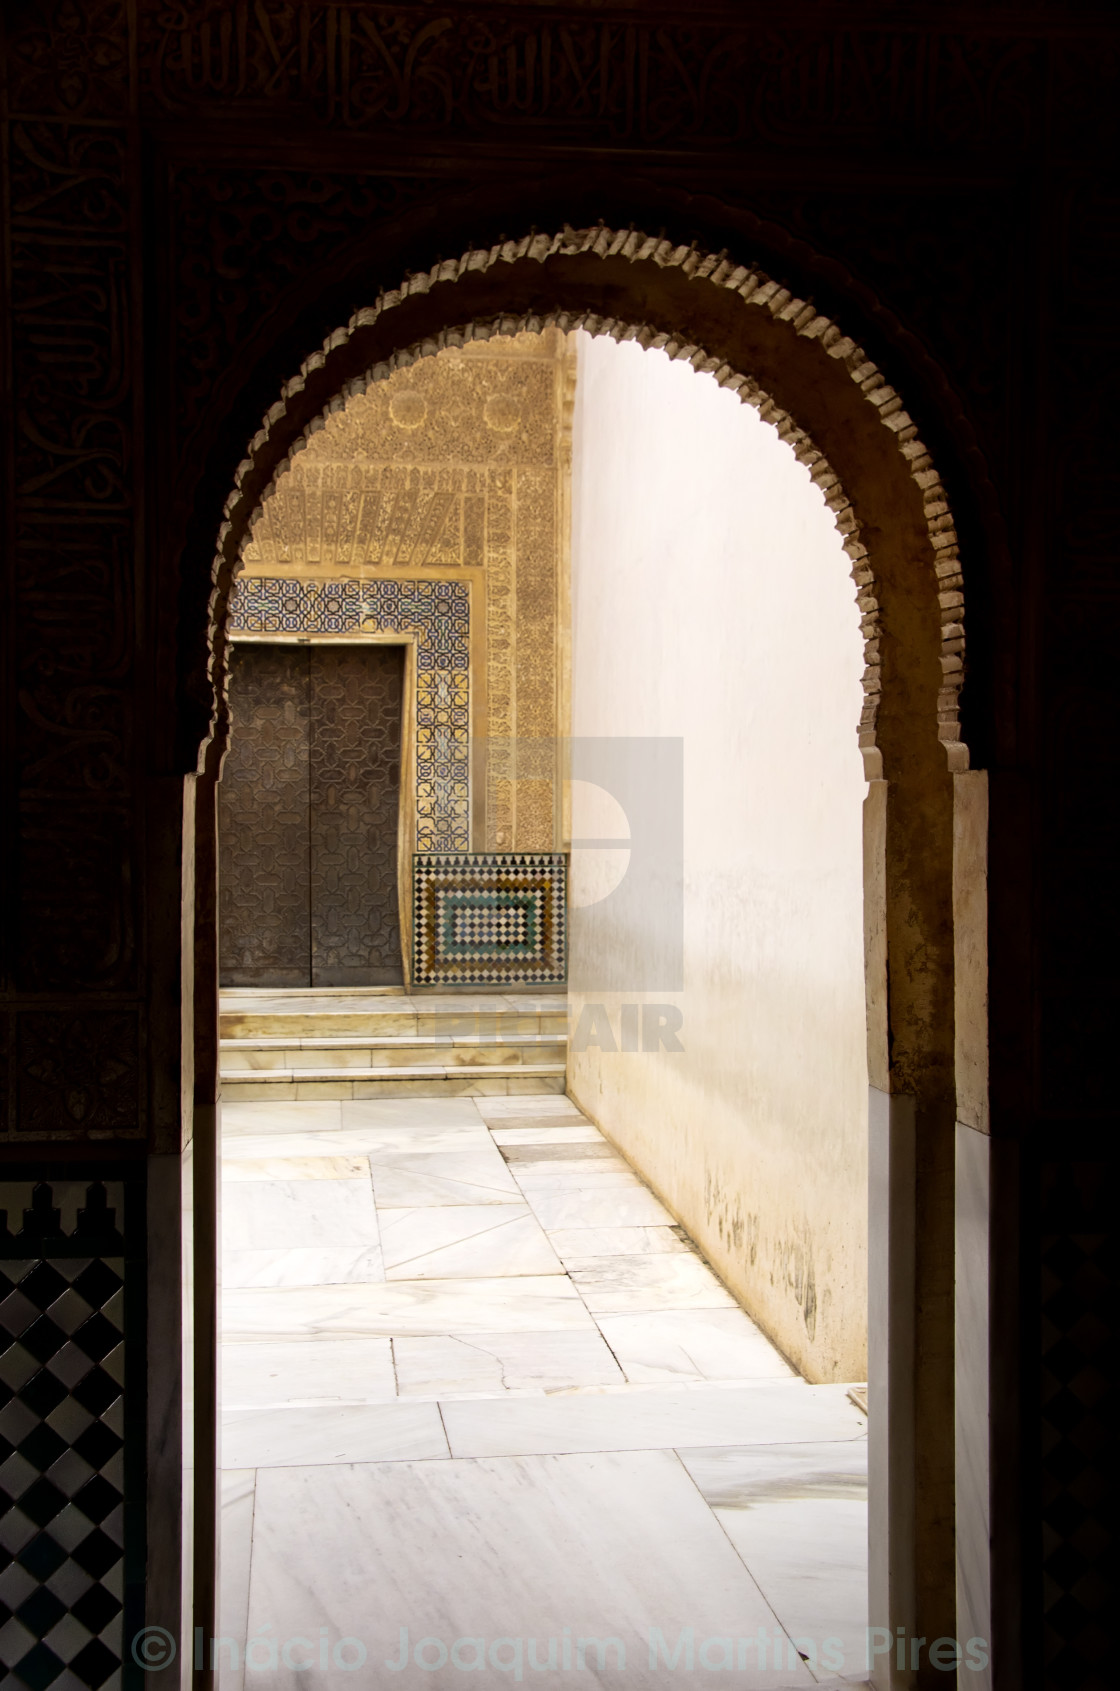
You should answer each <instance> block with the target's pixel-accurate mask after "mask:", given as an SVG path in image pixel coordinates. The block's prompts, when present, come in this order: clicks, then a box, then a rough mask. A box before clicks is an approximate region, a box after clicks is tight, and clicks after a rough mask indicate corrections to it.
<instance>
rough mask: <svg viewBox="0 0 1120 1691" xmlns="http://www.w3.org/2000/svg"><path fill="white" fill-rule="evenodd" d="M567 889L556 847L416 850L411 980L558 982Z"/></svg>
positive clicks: (463, 983) (472, 983)
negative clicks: (433, 852)
mask: <svg viewBox="0 0 1120 1691" xmlns="http://www.w3.org/2000/svg"><path fill="white" fill-rule="evenodd" d="M566 893H567V859H566V858H565V857H564V855H563V853H561V852H476V853H468V852H458V853H454V854H452V853H446V854H439V855H420V854H417V856H416V857H414V858H413V866H412V953H413V957H412V979H413V984H414V985H416V986H501V985H515V984H516V985H519V986H560V985H563V983H564V980H565V976H566V969H567V913H566Z"/></svg>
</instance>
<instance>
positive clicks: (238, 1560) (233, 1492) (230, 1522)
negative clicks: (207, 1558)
mask: <svg viewBox="0 0 1120 1691" xmlns="http://www.w3.org/2000/svg"><path fill="white" fill-rule="evenodd" d="M256 1483H257V1476H256V1472H255V1470H254V1469H252V1468H235V1469H232V1470H228V1471H227V1472H225V1473H223V1474H222V1476H221V1496H222V1526H221V1533H222V1539H221V1543H222V1555H221V1587H220V1590H219V1592H218V1635H219V1637H222V1638H232V1639H233V1640H234V1641H235V1643H236V1644H237V1647H238V1648H237V1665H236V1667H235V1666H234V1665H233V1662H232V1660H231V1656H230V1655H229V1654H228V1653H226V1652H223V1653H222V1658H221V1660H222V1668H221V1673H220V1675H219V1681H218V1684H219V1691H241V1687H242V1686H243V1685H244V1683H245V1639H246V1637H247V1635H248V1627H249V1567H250V1558H251V1554H252V1546H253V1503H254V1499H255V1493H256Z"/></svg>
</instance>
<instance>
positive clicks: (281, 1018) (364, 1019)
mask: <svg viewBox="0 0 1120 1691" xmlns="http://www.w3.org/2000/svg"><path fill="white" fill-rule="evenodd" d="M567 1026H568V1013H567V1008H566V1006H565V1005H564V1001H563V999H560V1000H553V1001H551V1002H549V1001H545V1002H544V1003H543V1004H538V1002H537V1001H535V1000H532V999H530V1000H528V1001H527V1002H526V1003H525V1004H524V1005H513V1006H511V1005H510V1004H509V1003H508V1002H499V1003H498V1004H497V1005H495V1006H493V1007H490V1006H487V1007H475V1006H473V1005H472V1004H469V1003H468V1004H467V1005H465V1006H460V1005H458V1004H456V1003H455V1001H454V1000H452V1002H451V1004H450V1005H446V1004H440V1005H434V1004H430V1003H426V1002H425V1000H423V999H401V998H397V999H382V1000H381V1001H380V1002H379V1001H378V1000H377V999H373V998H371V999H370V1000H369V1001H368V1002H366V1003H362V1004H360V1005H357V1004H354V1003H353V1002H352V1001H351V1000H350V999H347V1000H346V1001H345V1003H343V1004H337V1003H332V1002H330V1000H329V999H328V1000H326V1001H325V1002H323V1003H322V1005H315V1006H314V1007H312V1006H308V1005H305V1004H303V1003H300V1004H299V1005H298V1006H296V1005H292V1006H291V1008H288V1007H286V1006H283V1005H282V1004H278V1005H276V1006H275V1007H274V1006H273V1004H272V1003H269V1004H267V1005H266V1004H262V1003H250V1004H241V1003H238V1002H236V1001H235V1000H232V999H231V997H230V996H228V995H227V994H225V993H223V994H222V1005H221V1034H222V1037H223V1039H269V1038H277V1039H286V1040H290V1041H302V1040H304V1039H310V1038H336V1039H341V1038H345V1037H347V1036H349V1035H356V1036H358V1037H360V1038H382V1037H394V1038H416V1037H419V1036H423V1035H432V1034H437V1033H442V1034H444V1035H446V1036H448V1037H450V1038H454V1039H459V1038H465V1039H469V1038H476V1039H496V1038H501V1039H510V1038H521V1037H523V1036H524V1035H528V1034H553V1035H557V1034H561V1035H562V1034H564V1033H565V1032H566V1031H567Z"/></svg>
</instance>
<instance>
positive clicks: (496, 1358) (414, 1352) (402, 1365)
mask: <svg viewBox="0 0 1120 1691" xmlns="http://www.w3.org/2000/svg"><path fill="white" fill-rule="evenodd" d="M393 1357H394V1360H395V1362H396V1369H397V1390H398V1391H399V1392H400V1394H401V1396H402V1397H410V1396H424V1397H440V1398H443V1397H447V1396H450V1395H453V1394H455V1393H459V1392H492V1393H494V1394H495V1395H497V1394H499V1393H502V1392H507V1391H564V1390H570V1389H572V1388H574V1387H578V1386H604V1385H621V1384H622V1379H623V1376H622V1371H621V1369H620V1368H619V1366H618V1363H617V1362H616V1361H615V1359H614V1357H613V1356H612V1355H611V1353H610V1350H609V1348H608V1346H607V1345H606V1344H605V1343H604V1341H603V1339H602V1338H601V1337H600V1335H599V1334H598V1333H596V1332H595V1331H594V1330H591V1331H588V1332H577V1333H477V1334H474V1335H472V1336H471V1337H470V1338H460V1337H457V1336H451V1335H448V1334H439V1335H437V1336H435V1337H432V1338H402V1339H394V1340H393Z"/></svg>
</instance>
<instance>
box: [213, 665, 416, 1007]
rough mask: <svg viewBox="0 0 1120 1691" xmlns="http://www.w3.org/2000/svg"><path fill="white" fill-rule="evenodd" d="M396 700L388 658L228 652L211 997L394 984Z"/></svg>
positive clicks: (399, 681)
mask: <svg viewBox="0 0 1120 1691" xmlns="http://www.w3.org/2000/svg"><path fill="white" fill-rule="evenodd" d="M403 690H404V648H403V647H401V646H382V645H378V644H373V643H370V644H368V645H364V646H343V645H339V646H304V645H295V644H291V645H282V644H280V643H277V644H276V645H260V646H257V645H247V644H239V645H236V646H235V647H234V655H233V666H232V672H231V676H230V708H231V712H232V732H231V735H230V751H229V755H228V757H227V759H226V766H225V770H224V772H223V776H222V782H221V785H220V787H219V789H218V828H219V842H220V867H219V874H220V897H221V956H222V983H223V985H225V986H262V987H267V986H275V987H299V986H347V985H352V986H355V987H359V986H383V985H393V984H395V983H397V982H399V981H401V979H402V967H401V935H400V916H399V911H398V902H397V851H398V831H399V819H400V771H401V711H402V704H403Z"/></svg>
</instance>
